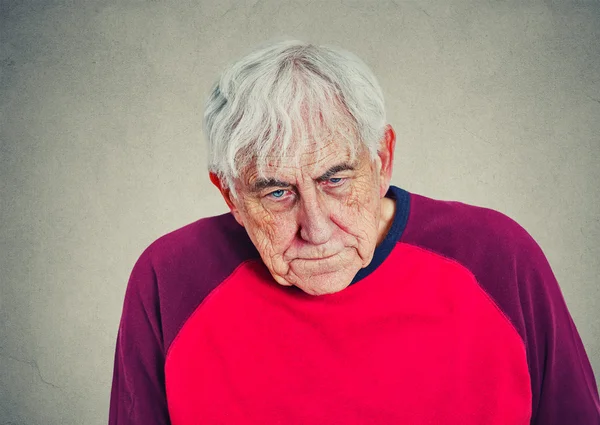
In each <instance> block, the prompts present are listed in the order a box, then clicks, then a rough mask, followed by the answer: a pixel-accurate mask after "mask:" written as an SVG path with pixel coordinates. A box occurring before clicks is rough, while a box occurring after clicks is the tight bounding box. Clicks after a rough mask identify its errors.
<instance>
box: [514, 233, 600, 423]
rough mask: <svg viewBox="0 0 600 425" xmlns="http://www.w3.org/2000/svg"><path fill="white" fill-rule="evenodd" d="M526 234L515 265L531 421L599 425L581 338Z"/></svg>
mask: <svg viewBox="0 0 600 425" xmlns="http://www.w3.org/2000/svg"><path fill="white" fill-rule="evenodd" d="M527 236H528V237H526V238H527V239H529V243H525V244H524V247H525V249H526V252H525V253H524V254H526V256H521V258H522V259H523V260H517V267H518V276H519V281H520V282H519V286H520V289H519V292H520V294H519V296H520V298H521V305H522V308H523V315H524V317H523V319H524V322H525V332H526V339H527V347H528V350H527V351H528V359H529V367H530V375H531V385H532V394H533V400H532V401H533V406H532V407H533V411H532V421H531V423H532V424H534V425H554V424H556V425H559V424H579V425H599V424H600V402H599V401H598V389H597V387H596V382H595V379H594V374H593V371H592V368H591V366H590V362H589V359H588V357H587V355H586V353H585V349H584V346H583V343H582V341H581V338H580V336H579V333H578V332H577V328H576V327H575V323H574V322H573V319H572V318H571V315H570V314H569V311H568V309H567V305H566V303H565V300H564V298H563V295H562V293H561V290H560V288H559V285H558V283H557V281H556V278H555V277H554V274H553V272H552V270H551V268H550V265H549V264H548V261H547V259H546V257H545V256H544V254H543V252H542V250H541V249H540V247H539V246H538V245H537V243H535V241H533V239H532V238H531V236H529V235H527ZM525 258H526V260H525Z"/></svg>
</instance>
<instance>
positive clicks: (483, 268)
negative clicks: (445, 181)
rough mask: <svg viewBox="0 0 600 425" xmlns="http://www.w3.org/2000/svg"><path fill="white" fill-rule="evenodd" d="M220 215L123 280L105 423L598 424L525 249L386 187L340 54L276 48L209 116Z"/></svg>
mask: <svg viewBox="0 0 600 425" xmlns="http://www.w3.org/2000/svg"><path fill="white" fill-rule="evenodd" d="M205 131H206V135H207V139H208V146H209V150H208V151H209V171H210V178H211V181H212V182H213V183H214V184H215V185H216V186H217V187H218V189H219V190H220V192H221V194H222V195H223V198H224V200H225V202H226V203H227V205H228V207H229V209H230V213H227V214H224V215H220V216H217V217H210V218H203V219H200V220H198V221H195V222H193V223H191V224H188V225H186V226H184V227H182V228H180V229H177V230H175V231H173V232H170V233H168V234H166V235H164V236H162V237H160V238H158V239H157V240H156V241H154V242H153V243H152V244H150V246H148V247H147V248H146V249H145V251H144V252H143V253H142V254H141V256H140V257H139V259H138V261H137V262H136V264H135V266H134V267H133V270H132V272H131V276H130V279H129V283H128V287H127V292H126V295H125V303H124V307H123V316H122V319H121V324H120V327H119V335H118V340H117V347H116V358H115V368H114V377H113V387H112V396H111V409H110V420H109V422H110V424H114V425H117V424H119V425H158V424H176V425H192V424H202V425H209V424H257V425H266V424H286V425H288V424H298V425H317V424H319V425H321V424H343V425H352V424H370V425H373V424H382V425H384V424H385V425H389V424H444V425H448V424H460V425H474V424H497V425H523V424H544V425H553V424H556V425H559V424H560V425H564V424H578V425H584V424H599V423H600V413H599V412H600V408H599V402H598V392H597V388H596V383H595V380H594V376H593V373H592V369H591V367H590V363H589V360H588V358H587V356H586V354H585V351H584V347H583V345H582V343H581V340H580V337H579V335H578V333H577V330H576V328H575V325H574V323H573V321H572V319H571V317H570V315H569V312H568V310H567V307H566V305H565V302H564V300H563V297H562V295H561V292H560V289H559V286H558V284H557V282H556V279H555V277H554V276H553V273H552V271H551V269H550V266H549V264H548V262H547V260H546V258H545V257H544V254H543V253H542V251H541V249H540V248H539V246H538V245H537V244H536V242H535V241H534V240H533V239H532V238H531V236H529V235H528V234H527V232H526V231H525V230H524V229H523V228H522V227H520V226H519V225H518V224H517V223H515V222H514V221H512V220H511V219H510V218H508V217H506V216H505V215H503V214H501V213H499V212H496V211H493V210H489V209H485V208H478V207H474V206H469V205H466V204H463V203H458V202H442V201H438V200H433V199H430V198H427V197H424V196H420V195H417V194H412V193H408V192H407V191H405V190H403V189H400V188H398V187H394V186H390V178H391V175H392V164H393V155H394V144H395V134H394V130H393V129H392V127H391V126H390V125H388V124H387V121H386V117H385V111H384V103H383V95H382V93H381V89H380V87H379V85H378V83H377V81H376V79H375V77H374V76H373V75H372V73H371V71H370V70H369V69H368V68H367V66H366V65H365V64H364V63H363V62H361V61H360V60H359V59H358V58H357V57H356V56H354V55H352V54H350V53H348V52H345V51H342V50H340V49H337V48H332V47H317V46H313V45H310V44H306V43H301V42H292V41H288V42H279V43H276V44H272V45H269V46H268V47H264V48H262V49H260V50H257V51H255V52H254V53H251V54H250V55H248V56H246V57H245V58H243V59H241V60H240V61H238V62H237V63H235V64H233V65H232V66H230V67H229V68H228V69H227V70H226V71H225V72H224V73H223V74H222V75H221V77H220V79H219V81H218V83H217V84H216V86H215V88H214V90H213V91H212V94H211V95H210V98H209V100H208V103H207V107H206V113H205Z"/></svg>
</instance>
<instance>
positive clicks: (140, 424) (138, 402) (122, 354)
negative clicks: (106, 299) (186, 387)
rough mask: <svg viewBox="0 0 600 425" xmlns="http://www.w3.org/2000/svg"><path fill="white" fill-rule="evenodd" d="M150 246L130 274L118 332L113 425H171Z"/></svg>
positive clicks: (112, 402)
mask: <svg viewBox="0 0 600 425" xmlns="http://www.w3.org/2000/svg"><path fill="white" fill-rule="evenodd" d="M160 318H161V315H160V304H159V298H158V290H157V281H156V275H155V272H154V268H153V266H152V263H151V260H150V257H149V249H147V250H146V251H144V253H143V254H142V255H141V256H140V258H139V259H138V260H137V262H136V264H135V265H134V267H133V270H132V272H131V275H130V278H129V282H128V285H127V290H126V293H125V302H124V305H123V313H122V316H121V322H120V325H119V331H118V335H117V343H116V352H115V363H114V372H113V382H112V391H111V396H110V412H109V419H108V423H109V425H168V424H169V423H170V421H169V414H168V409H167V401H166V395H165V377H164V361H165V356H164V343H163V337H162V328H161V323H160Z"/></svg>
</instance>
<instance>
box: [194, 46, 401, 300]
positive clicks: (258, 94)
mask: <svg viewBox="0 0 600 425" xmlns="http://www.w3.org/2000/svg"><path fill="white" fill-rule="evenodd" d="M205 131H206V135H207V138H208V142H209V170H210V176H211V180H212V181H213V183H214V184H215V185H216V186H217V187H218V188H219V189H220V191H221V193H222V195H223V197H224V198H225V201H226V202H227V204H228V206H229V207H230V209H231V212H232V213H233V215H234V217H235V218H236V220H237V221H238V222H239V223H240V224H241V225H242V226H244V227H245V228H246V231H247V232H248V235H249V236H250V238H251V240H252V242H253V243H254V245H255V246H256V248H257V249H258V251H259V253H260V255H261V258H262V259H263V261H264V263H265V264H266V266H267V267H268V268H269V270H270V272H271V274H272V275H273V277H274V278H275V280H276V281H277V282H278V283H280V284H282V285H295V286H297V287H299V288H300V289H302V290H304V291H305V292H307V293H309V294H313V295H319V294H326V293H332V292H337V291H340V290H342V289H344V288H345V287H347V286H348V284H349V283H350V282H351V281H352V278H353V277H354V276H355V274H356V273H357V272H358V270H360V269H361V268H362V267H366V266H367V265H368V264H369V262H370V261H371V259H372V257H373V252H374V250H375V247H376V245H377V244H378V242H380V241H381V239H382V237H383V236H385V233H386V231H387V228H388V226H389V224H390V223H391V219H392V215H393V209H394V205H393V202H392V201H390V200H389V199H385V198H384V195H385V194H386V192H387V189H388V187H389V184H390V178H391V172H392V162H393V151H394V144H395V135H394V132H393V130H392V128H391V127H390V126H389V125H386V120H385V110H384V104H383V95H382V93H381V89H380V87H379V85H378V83H377V81H376V79H375V77H374V76H373V75H372V73H371V71H370V70H369V69H368V68H367V66H366V65H365V64H364V63H363V62H362V61H360V59H358V58H357V57H356V56H354V55H352V54H350V53H348V52H345V51H342V50H339V49H336V48H331V47H317V46H313V45H309V44H306V43H302V42H297V41H286V42H280V43H277V44H273V45H270V46H268V47H266V48H262V49H259V50H257V51H255V52H253V53H251V54H250V55H248V56H246V57H245V58H243V59H241V60H240V61H238V62H236V63H235V64H233V65H232V66H230V67H229V68H228V69H227V70H226V71H225V72H224V73H223V74H222V75H221V78H220V80H219V81H218V83H217V84H216V86H215V88H214V89H213V91H212V94H211V96H210V98H209V100H208V103H207V106H206V112H205Z"/></svg>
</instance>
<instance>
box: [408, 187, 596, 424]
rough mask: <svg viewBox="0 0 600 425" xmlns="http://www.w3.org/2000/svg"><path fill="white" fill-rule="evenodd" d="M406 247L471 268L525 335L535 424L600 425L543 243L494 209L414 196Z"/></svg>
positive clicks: (583, 358) (584, 361)
mask: <svg viewBox="0 0 600 425" xmlns="http://www.w3.org/2000/svg"><path fill="white" fill-rule="evenodd" d="M403 241H405V242H408V243H412V244H416V245H419V246H422V247H424V248H427V249H430V250H432V251H435V252H437V253H439V254H441V255H444V256H446V257H448V258H452V259H454V260H456V261H458V262H460V263H461V264H463V265H464V266H465V267H467V268H468V269H469V270H471V272H472V273H473V274H474V276H475V277H476V279H477V281H478V282H479V284H480V285H481V286H482V288H483V289H484V290H485V291H486V292H487V293H488V294H489V295H490V296H491V297H492V299H493V300H494V301H495V302H496V304H497V305H498V306H499V307H500V309H501V310H502V311H503V312H504V313H505V314H506V316H507V317H508V318H509V319H510V320H511V322H512V323H513V325H514V326H515V328H516V330H517V331H518V332H519V334H520V335H521V338H522V339H523V341H524V344H525V348H526V350H527V360H528V366H529V373H530V377H531V392H532V420H531V424H532V425H564V424H578V425H600V403H599V401H598V389H597V387H596V382H595V378H594V373H593V371H592V368H591V366H590V362H589V359H588V357H587V355H586V352H585V349H584V346H583V344H582V341H581V338H580V336H579V333H578V332H577V329H576V327H575V324H574V323H573V319H572V318H571V315H570V314H569V311H568V309H567V305H566V303H565V300H564V298H563V295H562V293H561V290H560V287H559V285H558V282H557V281H556V278H555V276H554V274H553V272H552V270H551V268H550V265H549V263H548V261H547V259H546V257H545V255H544V254H543V252H542V250H541V248H540V247H539V245H538V244H537V243H536V241H535V240H534V239H533V238H532V237H531V236H530V235H529V234H528V233H527V232H526V231H525V229H523V228H522V227H521V226H520V225H519V224H517V223H516V222H515V221H513V220H512V219H510V218H509V217H507V216H505V215H503V214H501V213H499V212H497V211H494V210H490V209H486V208H479V207H474V206H470V205H467V204H462V203H459V202H443V201H437V200H433V199H430V198H426V197H423V196H420V195H415V194H411V210H410V218H409V225H408V227H407V230H406V232H405V233H404V235H403Z"/></svg>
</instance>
